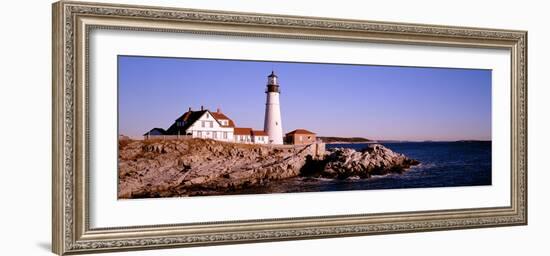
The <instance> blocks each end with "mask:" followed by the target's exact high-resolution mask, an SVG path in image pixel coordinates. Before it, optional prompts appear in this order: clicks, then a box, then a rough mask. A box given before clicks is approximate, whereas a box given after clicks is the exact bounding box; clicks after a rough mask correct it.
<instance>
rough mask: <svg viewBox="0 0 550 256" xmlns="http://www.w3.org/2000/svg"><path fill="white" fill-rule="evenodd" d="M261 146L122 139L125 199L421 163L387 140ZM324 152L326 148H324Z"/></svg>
mask: <svg viewBox="0 0 550 256" xmlns="http://www.w3.org/2000/svg"><path fill="white" fill-rule="evenodd" d="M319 152H320V151H319V150H318V148H317V145H316V144H312V145H305V146H261V145H247V144H235V143H224V142H218V141H213V140H202V139H188V140H156V141H155V140H152V141H133V140H120V141H119V186H118V196H119V198H143V197H169V196H193V195H207V194H223V193H224V192H232V191H238V190H239V189H240V188H243V187H252V186H261V185H262V184H265V183H267V182H270V181H274V180H280V179H286V178H291V177H297V176H319V177H328V178H339V179H344V178H348V177H352V176H353V177H355V176H357V177H360V178H368V177H370V176H371V175H376V174H384V173H387V172H399V171H402V170H404V169H406V168H408V167H410V166H411V165H414V164H416V163H418V162H416V161H414V160H411V159H408V158H407V157H405V156H403V155H401V154H397V153H394V152H392V151H391V150H389V149H387V148H385V147H383V146H381V145H371V146H369V147H368V148H367V149H365V150H363V151H355V150H352V149H343V148H339V149H334V150H330V151H327V152H323V153H322V155H319ZM321 152H322V151H321Z"/></svg>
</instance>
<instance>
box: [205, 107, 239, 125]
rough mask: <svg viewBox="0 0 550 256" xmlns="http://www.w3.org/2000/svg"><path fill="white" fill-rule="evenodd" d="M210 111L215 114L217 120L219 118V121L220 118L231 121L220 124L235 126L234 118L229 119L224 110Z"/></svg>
mask: <svg viewBox="0 0 550 256" xmlns="http://www.w3.org/2000/svg"><path fill="white" fill-rule="evenodd" d="M210 113H211V114H212V116H213V117H214V118H215V119H216V120H218V122H219V121H220V120H228V121H229V122H228V123H229V124H228V125H222V124H221V122H219V123H220V125H221V126H222V127H235V123H234V122H233V120H231V119H229V117H227V116H226V115H224V114H223V113H222V112H220V111H216V112H210Z"/></svg>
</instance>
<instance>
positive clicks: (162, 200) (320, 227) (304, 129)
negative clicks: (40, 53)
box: [52, 1, 527, 255]
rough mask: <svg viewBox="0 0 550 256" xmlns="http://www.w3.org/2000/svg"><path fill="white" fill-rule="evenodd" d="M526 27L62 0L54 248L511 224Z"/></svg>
mask: <svg viewBox="0 0 550 256" xmlns="http://www.w3.org/2000/svg"><path fill="white" fill-rule="evenodd" d="M526 58H527V32H526V31H512V30H502V29H487V28H465V27H449V26H436V25H424V24H406V23H388V22H374V21H362V20H346V19H328V18H318V17H297V16H281V15H273V14H256V13H235V12H219V11H210V10H191V9H176V8H163V7H145V6H130V5H112V4H97V3H82V2H66V1H61V2H57V3H55V4H54V5H53V184H52V187H53V221H52V222H53V242H52V245H53V246H52V247H53V251H54V252H55V253H57V254H60V255H63V254H69V253H70V254H75V253H87V252H103V251H115V250H135V249H153V248H167V247H183V246H204V245H217V244H229V243H248V242H262V241H279V240H296V239H312V238H327V237H339V236H356V235H374V234H388V233H399V232H418V231H436V230H451V229H465V228H483V227H495V226H510V225H526V224H527V61H526Z"/></svg>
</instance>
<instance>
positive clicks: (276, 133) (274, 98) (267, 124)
mask: <svg viewBox="0 0 550 256" xmlns="http://www.w3.org/2000/svg"><path fill="white" fill-rule="evenodd" d="M265 93H266V94H267V99H266V103H265V121H264V131H265V132H266V133H267V136H268V137H269V143H270V144H278V145H282V144H283V124H282V122H281V107H280V105H279V94H280V91H279V81H277V76H276V75H275V72H273V71H271V75H269V76H268V77H267V90H266V91H265Z"/></svg>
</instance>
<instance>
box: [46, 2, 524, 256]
mask: <svg viewBox="0 0 550 256" xmlns="http://www.w3.org/2000/svg"><path fill="white" fill-rule="evenodd" d="M98 28H102V29H105V28H107V29H124V30H146V31H159V32H163V31H169V32H187V33H206V34H227V35H241V36H254V37H279V38H302V39H311V40H343V41H358V42H382V43H398V44H421V45H433V46H441V45H444V46H461V47H476V48H499V49H508V50H510V51H511V53H512V54H511V63H512V65H511V67H510V68H511V74H512V75H511V85H512V86H511V87H512V89H511V90H512V97H511V103H512V109H511V115H512V116H511V118H512V122H511V131H512V132H511V135H510V139H511V145H512V150H511V152H510V153H511V159H512V160H511V181H512V182H511V195H510V196H511V205H510V206H508V207H492V208H477V209H456V210H438V211H425V212H398V213H380V214H360V215H346V216H321V217H319V216H317V217H303V218H290V219H270V220H250V221H231V222H216V223H201V224H173V225H163V226H145V227H120V228H110V229H91V228H90V227H89V224H88V194H87V174H88V160H87V159H88V158H87V154H88V148H87V144H88V143H87V129H88V119H87V118H88V106H87V97H88V83H87V79H88V78H87V65H88V58H87V57H88V56H87V47H88V33H89V31H90V30H92V29H98ZM52 65H53V147H52V150H53V163H52V164H53V181H52V189H53V238H52V239H53V242H52V244H53V246H52V247H53V251H54V252H55V253H57V254H60V255H61V254H68V253H84V252H101V251H113V250H129V249H150V248H166V247H181V246H200V245H216V244H228V243H245V242H261V241H279V240H294V239H311V238H323V237H336V236H356V235H372V234H386V233H397V232H417V231H434V230H450V229H463V228H480V227H494V226H507V225H525V224H527V32H526V31H511V30H497V29H483V28H464V27H449V26H434V25H424V24H403V23H388V22H374V21H359V20H343V19H327V18H315V17H297V16H280V15H271V14H256V13H235V12H218V11H207V10H190V9H176V8H161V7H146V6H127V5H110V4H96V3H81V2H66V1H62V2H57V3H55V4H54V5H53V63H52Z"/></svg>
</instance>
